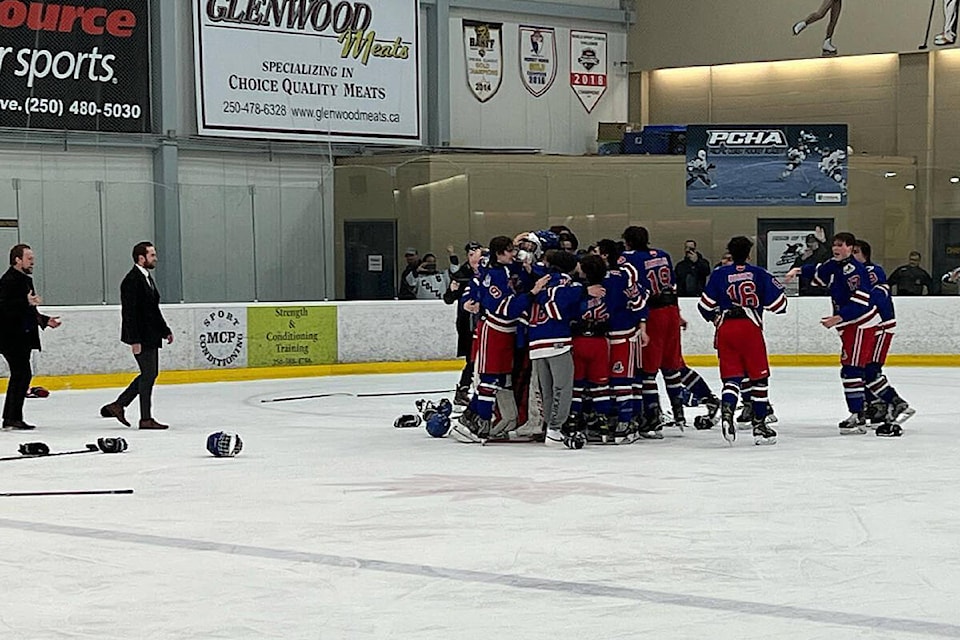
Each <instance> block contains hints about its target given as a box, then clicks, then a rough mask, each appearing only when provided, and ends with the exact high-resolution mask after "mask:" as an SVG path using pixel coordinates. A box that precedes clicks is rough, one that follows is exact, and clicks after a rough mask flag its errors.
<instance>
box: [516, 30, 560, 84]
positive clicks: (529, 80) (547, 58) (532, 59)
mask: <svg viewBox="0 0 960 640" xmlns="http://www.w3.org/2000/svg"><path fill="white" fill-rule="evenodd" d="M519 54H520V80H521V81H522V82H523V86H524V87H526V89H527V91H529V92H530V93H531V94H532V95H533V97H535V98H539V97H540V96H542V95H543V94H545V93H546V92H547V91H549V90H550V87H552V86H553V81H554V80H555V79H556V77H557V38H556V32H555V31H554V30H553V29H552V28H550V27H528V26H524V25H520V47H519Z"/></svg>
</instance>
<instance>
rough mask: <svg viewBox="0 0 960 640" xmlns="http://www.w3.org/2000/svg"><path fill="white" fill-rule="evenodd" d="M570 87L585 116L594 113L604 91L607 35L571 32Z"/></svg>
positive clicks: (605, 88) (605, 85) (592, 32)
mask: <svg viewBox="0 0 960 640" xmlns="http://www.w3.org/2000/svg"><path fill="white" fill-rule="evenodd" d="M570 87H571V88H572V89H573V92H574V93H575V94H577V98H578V99H579V100H580V104H582V105H583V108H584V109H586V110H587V113H590V112H591V111H593V108H594V107H596V106H597V103H598V102H600V98H602V97H603V94H604V93H605V92H606V90H607V34H605V33H598V32H595V31H571V32H570Z"/></svg>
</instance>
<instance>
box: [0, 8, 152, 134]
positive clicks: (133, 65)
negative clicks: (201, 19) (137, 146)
mask: <svg viewBox="0 0 960 640" xmlns="http://www.w3.org/2000/svg"><path fill="white" fill-rule="evenodd" d="M149 15H150V11H149V5H148V3H147V0H65V1H64V2H60V3H47V2H27V1H26V0H3V2H0V127H17V128H23V129H58V130H65V129H67V130H74V131H113V132H125V133H146V132H149V131H150V62H149V61H150V48H149V36H150V24H149Z"/></svg>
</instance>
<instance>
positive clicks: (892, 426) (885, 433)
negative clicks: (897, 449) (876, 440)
mask: <svg viewBox="0 0 960 640" xmlns="http://www.w3.org/2000/svg"><path fill="white" fill-rule="evenodd" d="M875 433H876V434H877V435H878V436H880V437H881V438H899V437H900V436H902V435H903V428H902V427H901V426H900V425H899V424H897V423H896V422H884V423H883V424H881V425H880V426H879V427H877V430H876V432H875Z"/></svg>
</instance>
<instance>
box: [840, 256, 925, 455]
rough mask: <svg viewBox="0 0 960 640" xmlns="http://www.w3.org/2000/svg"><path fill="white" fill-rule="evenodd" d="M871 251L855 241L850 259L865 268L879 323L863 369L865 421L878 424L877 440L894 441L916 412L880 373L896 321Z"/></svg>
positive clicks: (884, 280) (881, 270) (888, 295)
mask: <svg viewBox="0 0 960 640" xmlns="http://www.w3.org/2000/svg"><path fill="white" fill-rule="evenodd" d="M871 253H872V250H871V247H870V243H869V242H867V241H866V240H857V242H856V244H855V245H854V247H853V257H854V258H855V259H856V260H857V261H858V262H860V263H862V264H863V266H864V267H865V268H866V270H867V273H868V274H869V275H870V286H871V287H872V289H871V290H870V299H871V301H872V302H873V304H874V305H875V306H876V307H877V313H879V315H880V323H879V324H877V326H876V328H875V335H876V343H875V346H874V348H873V355H872V356H871V358H870V362H869V363H868V364H867V367H866V389H867V395H868V396H869V397H870V399H871V403H870V405H869V406H868V408H867V418H869V419H870V421H871V423H873V424H879V426H878V427H877V430H876V434H877V435H878V436H887V437H897V436H899V435H901V434H902V433H903V430H902V429H901V427H900V424H902V423H903V422H905V421H906V420H907V419H909V418H910V417H911V416H913V414H914V413H915V411H914V410H913V409H912V408H911V407H910V405H909V404H908V403H907V401H906V400H904V399H903V398H901V397H900V395H899V394H898V393H897V390H896V389H894V388H893V386H891V385H890V382H889V381H888V380H887V376H886V375H885V374H884V373H883V365H884V364H885V363H886V361H887V354H888V353H889V351H890V343H891V341H892V340H893V334H894V330H895V329H896V327H897V319H896V315H895V313H894V308H893V299H892V298H891V297H890V286H889V285H888V284H887V275H886V273H884V271H883V268H882V267H881V266H880V265H878V264H874V263H873V261H872V260H871V259H870V256H871Z"/></svg>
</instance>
